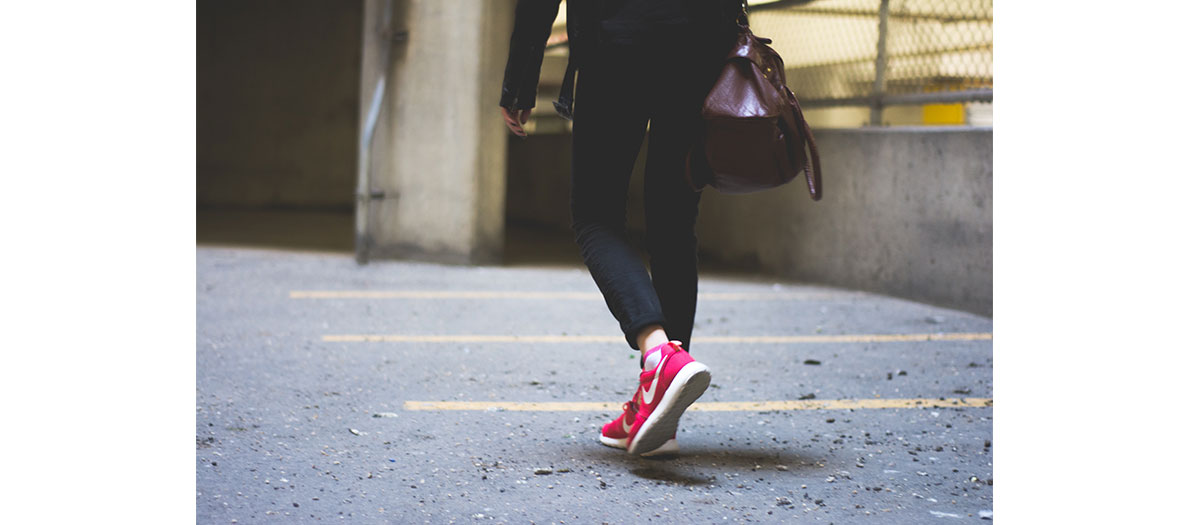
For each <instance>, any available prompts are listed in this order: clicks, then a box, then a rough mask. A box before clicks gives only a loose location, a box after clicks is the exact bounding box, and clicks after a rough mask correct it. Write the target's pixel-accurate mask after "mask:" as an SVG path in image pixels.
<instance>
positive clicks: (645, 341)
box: [636, 324, 668, 357]
mask: <svg viewBox="0 0 1180 525" xmlns="http://www.w3.org/2000/svg"><path fill="white" fill-rule="evenodd" d="M636 341H637V342H638V343H639V348H640V349H642V350H643V355H644V357H646V356H647V353H648V352H650V351H651V349H652V348H655V347H658V346H660V345H663V344H664V343H667V342H668V334H667V333H666V332H664V327H662V326H660V325H655V324H653V325H651V326H649V327H647V328H644V329H643V330H640V331H639V336H638V337H636Z"/></svg>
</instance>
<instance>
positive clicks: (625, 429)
mask: <svg viewBox="0 0 1180 525" xmlns="http://www.w3.org/2000/svg"><path fill="white" fill-rule="evenodd" d="M623 432H624V433H626V434H630V433H631V423H628V422H627V416H623Z"/></svg>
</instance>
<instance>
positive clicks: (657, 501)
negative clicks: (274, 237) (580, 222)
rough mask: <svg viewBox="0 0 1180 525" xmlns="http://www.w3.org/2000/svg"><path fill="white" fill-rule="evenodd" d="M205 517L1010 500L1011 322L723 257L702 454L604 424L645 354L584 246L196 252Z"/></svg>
mask: <svg viewBox="0 0 1180 525" xmlns="http://www.w3.org/2000/svg"><path fill="white" fill-rule="evenodd" d="M197 271H198V273H197V287H198V288H197V349H196V365H197V396H196V397H197V406H196V407H195V408H196V413H195V419H196V436H195V437H196V451H195V452H196V453H195V463H196V479H197V494H196V502H197V521H198V523H271V522H273V523H290V522H324V521H332V522H336V521H345V522H357V523H483V522H487V523H637V522H668V523H680V522H690V521H691V522H700V523H731V522H762V523H781V522H790V523H795V522H808V523H810V522H816V523H849V522H862V521H863V522H865V523H870V522H871V523H942V522H971V521H977V522H978V521H987V520H990V519H991V518H992V512H991V511H992V497H993V485H992V483H993V480H992V470H993V469H992V450H993V444H992V441H991V440H992V407H991V405H992V403H991V399H992V340H991V332H992V321H991V320H990V319H988V318H985V317H980V316H977V315H973V314H968V313H963V312H958V311H954V310H948V309H943V308H937V307H933V306H929V305H924V304H920V303H914V302H910V301H904V300H899V299H895V298H890V297H884V296H879V295H873V294H868V293H864V292H858V291H852V290H842V289H838V288H831V287H824V286H813V285H804V284H798V283H789V282H784V281H774V280H769V279H768V278H765V277H761V278H758V277H749V278H738V277H733V276H724V277H723V276H718V275H704V276H702V280H701V285H700V292H701V299H700V302H699V305H698V313H697V326H696V330H695V332H694V339H693V346H692V353H693V355H694V356H695V357H696V359H698V360H699V361H701V362H703V363H705V364H707V365H708V366H709V367H710V368H711V369H712V372H713V384H712V386H711V387H710V388H709V390H708V391H707V392H706V393H705V395H704V396H702V398H701V399H700V400H699V401H698V403H697V405H694V408H699V409H694V410H690V411H689V412H686V413H685V415H684V417H683V419H682V420H681V426H680V430H679V433H678V435H677V438H678V441H679V443H680V447H681V453H680V454H679V455H678V456H675V457H670V458H654V459H645V458H639V457H634V456H629V455H628V454H626V453H625V452H624V451H621V450H617V449H613V448H608V447H605V446H603V445H601V444H600V443H599V442H598V430H599V428H600V427H601V425H602V424H603V423H605V422H607V421H609V420H611V419H614V418H615V417H617V416H618V415H619V413H620V412H621V407H622V404H623V402H624V401H625V400H627V399H628V398H629V397H630V396H631V394H632V393H634V391H635V388H636V387H637V384H638V383H637V377H638V372H639V365H638V358H637V352H634V351H632V350H631V349H630V348H629V347H628V346H627V345H626V343H625V342H624V340H623V338H622V336H621V334H620V333H619V331H618V325H617V323H616V322H615V321H614V319H613V318H612V317H611V316H610V314H609V312H608V311H607V309H606V306H605V303H603V301H602V299H601V297H600V296H598V295H597V289H596V288H595V287H594V284H593V281H592V280H591V278H590V276H589V274H588V273H587V272H586V271H585V269H584V268H581V267H576V266H564V267H563V266H547V267H529V266H516V267H461V266H445V265H434V264H426V263H414V262H374V263H371V264H368V265H365V266H358V265H357V264H356V263H355V262H354V261H353V260H352V258H351V257H349V256H347V255H345V254H327V253H310V252H306V253H300V252H285V251H272V250H261V249H247V248H218V247H198V249H197Z"/></svg>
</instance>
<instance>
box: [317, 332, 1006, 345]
mask: <svg viewBox="0 0 1180 525" xmlns="http://www.w3.org/2000/svg"><path fill="white" fill-rule="evenodd" d="M621 337H622V336H621V335H407V334H387V335H383V334H370V335H363V334H361V335H357V334H353V335H325V336H323V338H322V340H323V342H325V343H613V342H617V341H618V340H619V339H620V338H621ZM991 339H992V334H990V333H949V334H944V333H935V334H848V335H778V336H699V337H696V338H693V341H694V342H698V343H748V344H758V343H772V344H786V343H905V342H921V341H990V340H991Z"/></svg>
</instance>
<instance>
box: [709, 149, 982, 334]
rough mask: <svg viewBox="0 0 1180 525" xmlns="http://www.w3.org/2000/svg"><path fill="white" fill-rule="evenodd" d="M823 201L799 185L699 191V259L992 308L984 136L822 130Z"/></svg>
mask: <svg viewBox="0 0 1180 525" xmlns="http://www.w3.org/2000/svg"><path fill="white" fill-rule="evenodd" d="M816 141H817V142H818V144H819V151H820V159H821V160H822V161H823V162H822V166H823V169H824V170H823V171H824V198H823V200H821V201H820V202H818V203H816V202H811V201H810V200H809V198H808V197H807V191H806V189H805V187H804V182H803V181H802V180H796V181H793V182H792V183H791V184H788V185H786V186H784V187H780V188H776V189H775V190H771V191H767V192H763V193H757V194H750V195H738V196H735V195H720V194H718V193H716V192H713V191H709V192H708V193H707V194H706V195H705V196H704V198H703V199H702V203H701V217H700V222H699V227H698V236H699V237H700V239H701V245H702V251H703V252H705V253H708V254H709V255H711V256H713V257H716V258H719V259H722V260H725V261H729V262H732V263H735V264H741V265H747V266H754V267H757V268H759V269H762V270H765V271H768V272H770V273H773V274H775V275H782V276H785V277H789V278H791V279H796V280H800V281H808V282H821V283H828V284H833V285H837V286H843V287H848V288H854V289H859V290H868V291H873V292H880V293H885V294H890V295H895V296H899V297H906V298H909V299H916V300H919V301H925V302H929V303H934V304H939V305H946V306H951V307H954V308H959V309H963V310H968V311H971V312H976V313H980V314H984V315H991V311H992V132H991V129H990V128H983V129H980V128H974V129H964V128H946V129H930V128H910V129H897V128H893V129H877V130H871V129H866V130H821V131H819V132H818V133H816Z"/></svg>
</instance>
